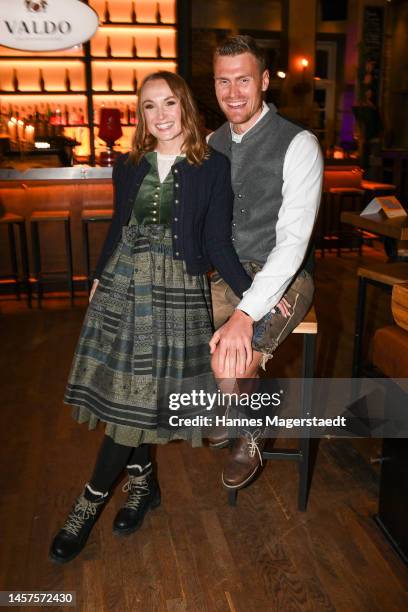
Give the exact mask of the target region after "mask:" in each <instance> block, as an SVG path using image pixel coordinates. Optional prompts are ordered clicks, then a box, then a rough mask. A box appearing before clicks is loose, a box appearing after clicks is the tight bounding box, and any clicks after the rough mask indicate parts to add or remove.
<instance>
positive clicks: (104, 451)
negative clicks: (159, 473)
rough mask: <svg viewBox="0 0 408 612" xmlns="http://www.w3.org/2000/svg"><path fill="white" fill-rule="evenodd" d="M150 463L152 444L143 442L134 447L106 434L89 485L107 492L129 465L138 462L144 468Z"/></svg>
mask: <svg viewBox="0 0 408 612" xmlns="http://www.w3.org/2000/svg"><path fill="white" fill-rule="evenodd" d="M149 463H150V444H141V445H140V446H136V447H134V448H133V447H131V446H124V445H123V444H118V443H117V442H114V441H113V440H112V438H111V437H110V436H107V435H105V436H104V438H103V440H102V444H101V447H100V449H99V453H98V458H97V460H96V465H95V468H94V471H93V474H92V477H91V479H90V480H89V486H90V487H91V488H92V489H94V490H96V491H100V492H101V493H105V492H106V491H109V489H110V488H111V487H112V485H113V483H114V482H115V480H116V479H117V478H118V476H119V474H120V473H121V472H122V470H123V469H124V468H125V467H126V466H127V465H135V464H137V465H140V467H141V468H143V467H145V466H147V465H148V464H149ZM141 472H142V470H141Z"/></svg>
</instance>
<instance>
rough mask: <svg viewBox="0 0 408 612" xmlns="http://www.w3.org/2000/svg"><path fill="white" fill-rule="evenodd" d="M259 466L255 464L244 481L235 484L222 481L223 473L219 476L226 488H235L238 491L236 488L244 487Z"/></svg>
mask: <svg viewBox="0 0 408 612" xmlns="http://www.w3.org/2000/svg"><path fill="white" fill-rule="evenodd" d="M260 467H261V466H260V465H257V466H256V468H255V469H254V471H253V472H252V473H251V474H250V475H249V476H247V477H246V479H245V480H244V481H242V482H240V483H239V484H237V485H229V484H227V483H226V482H224V474H222V476H221V480H222V484H223V486H224V487H225V488H226V489H232V490H233V489H235V490H237V491H238V489H242V488H243V487H245V485H247V484H248V483H249V482H250V481H251V480H252V479H253V478H254V477H255V474H256V473H257V471H258V470H259V468H260Z"/></svg>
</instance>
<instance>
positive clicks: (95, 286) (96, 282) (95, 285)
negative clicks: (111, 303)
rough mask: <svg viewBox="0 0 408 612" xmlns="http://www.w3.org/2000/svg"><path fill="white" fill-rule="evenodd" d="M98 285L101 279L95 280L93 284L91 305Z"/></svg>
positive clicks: (90, 297)
mask: <svg viewBox="0 0 408 612" xmlns="http://www.w3.org/2000/svg"><path fill="white" fill-rule="evenodd" d="M98 285H99V279H98V278H95V280H94V282H93V283H92V288H91V293H90V294H89V303H91V300H92V298H93V296H94V293H95V291H96V288H97V286H98Z"/></svg>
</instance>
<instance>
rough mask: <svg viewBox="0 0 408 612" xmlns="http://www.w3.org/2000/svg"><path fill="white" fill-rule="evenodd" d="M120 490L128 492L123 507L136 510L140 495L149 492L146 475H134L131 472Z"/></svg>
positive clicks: (142, 495)
mask: <svg viewBox="0 0 408 612" xmlns="http://www.w3.org/2000/svg"><path fill="white" fill-rule="evenodd" d="M122 491H123V492H124V493H128V494H129V495H128V499H127V502H126V504H125V508H131V509H132V510H138V508H139V504H140V501H141V499H142V497H145V496H146V495H149V493H150V488H149V482H148V480H147V477H146V475H144V476H134V475H133V474H129V480H128V481H127V482H126V483H125V484H124V485H123V487H122Z"/></svg>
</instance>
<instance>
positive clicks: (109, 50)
mask: <svg viewBox="0 0 408 612" xmlns="http://www.w3.org/2000/svg"><path fill="white" fill-rule="evenodd" d="M106 56H107V57H112V47H111V44H110V36H108V37H107V38H106Z"/></svg>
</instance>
